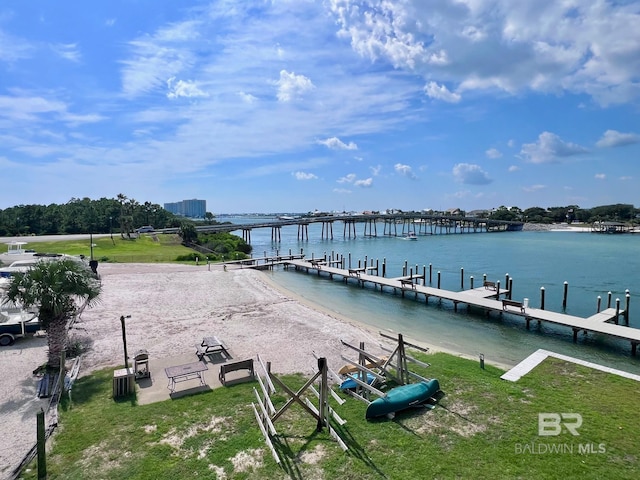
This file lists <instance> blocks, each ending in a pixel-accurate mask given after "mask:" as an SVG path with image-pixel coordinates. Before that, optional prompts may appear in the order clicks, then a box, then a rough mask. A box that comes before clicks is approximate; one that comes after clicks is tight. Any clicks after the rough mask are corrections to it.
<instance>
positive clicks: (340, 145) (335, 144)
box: [318, 137, 358, 150]
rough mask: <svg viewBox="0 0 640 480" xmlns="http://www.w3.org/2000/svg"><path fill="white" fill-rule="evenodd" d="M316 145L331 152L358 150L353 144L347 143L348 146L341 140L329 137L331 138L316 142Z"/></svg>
mask: <svg viewBox="0 0 640 480" xmlns="http://www.w3.org/2000/svg"><path fill="white" fill-rule="evenodd" d="M318 143H319V144H320V145H324V146H325V147H327V148H330V149H332V150H357V149H358V146H357V145H356V144H355V143H353V142H349V143H348V144H346V143H344V142H343V141H342V140H340V139H339V138H338V137H331V138H327V139H326V140H318Z"/></svg>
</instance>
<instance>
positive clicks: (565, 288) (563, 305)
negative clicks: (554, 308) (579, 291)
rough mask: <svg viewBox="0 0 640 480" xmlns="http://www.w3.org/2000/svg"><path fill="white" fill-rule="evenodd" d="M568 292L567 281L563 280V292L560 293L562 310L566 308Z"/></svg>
mask: <svg viewBox="0 0 640 480" xmlns="http://www.w3.org/2000/svg"><path fill="white" fill-rule="evenodd" d="M568 293H569V282H566V281H565V282H564V293H563V294H562V310H563V311H564V310H566V309H567V294H568Z"/></svg>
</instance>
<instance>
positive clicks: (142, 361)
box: [133, 349, 151, 378]
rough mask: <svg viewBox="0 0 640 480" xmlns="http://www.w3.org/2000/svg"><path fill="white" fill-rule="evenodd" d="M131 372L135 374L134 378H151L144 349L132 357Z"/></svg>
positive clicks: (147, 356) (146, 353) (147, 355)
mask: <svg viewBox="0 0 640 480" xmlns="http://www.w3.org/2000/svg"><path fill="white" fill-rule="evenodd" d="M133 371H134V372H135V374H136V378H149V377H151V370H149V352H147V351H146V350H144V349H141V350H138V351H137V352H136V354H135V356H134V357H133Z"/></svg>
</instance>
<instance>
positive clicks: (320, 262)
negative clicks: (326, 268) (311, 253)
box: [309, 258, 327, 270]
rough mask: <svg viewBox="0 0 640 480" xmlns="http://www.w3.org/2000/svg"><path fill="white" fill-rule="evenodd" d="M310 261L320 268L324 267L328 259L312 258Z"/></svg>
mask: <svg viewBox="0 0 640 480" xmlns="http://www.w3.org/2000/svg"><path fill="white" fill-rule="evenodd" d="M309 263H310V264H311V265H313V266H314V267H316V268H317V269H318V270H320V269H321V268H322V265H326V264H327V261H326V260H325V259H324V258H312V259H311V260H309Z"/></svg>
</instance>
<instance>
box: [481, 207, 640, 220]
mask: <svg viewBox="0 0 640 480" xmlns="http://www.w3.org/2000/svg"><path fill="white" fill-rule="evenodd" d="M487 218H491V219H493V220H512V221H519V222H525V223H547V224H550V223H574V222H581V223H594V222H622V223H640V209H637V208H635V207H634V206H633V205H630V204H624V203H616V204H614V205H601V206H598V207H593V208H580V207H579V206H578V205H568V206H566V207H549V208H541V207H531V208H527V209H525V210H521V209H520V208H518V207H510V208H507V207H505V206H501V207H499V208H497V209H496V210H494V211H492V212H488V213H487Z"/></svg>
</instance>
